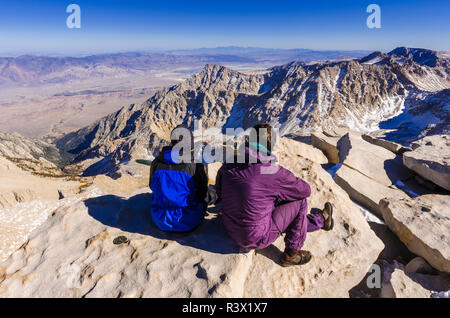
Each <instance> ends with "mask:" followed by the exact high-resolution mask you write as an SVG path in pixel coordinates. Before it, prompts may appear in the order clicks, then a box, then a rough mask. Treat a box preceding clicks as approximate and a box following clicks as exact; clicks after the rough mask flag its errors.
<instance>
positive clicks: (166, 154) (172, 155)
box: [158, 146, 180, 165]
mask: <svg viewBox="0 0 450 318" xmlns="http://www.w3.org/2000/svg"><path fill="white" fill-rule="evenodd" d="M179 158H180V151H179V150H173V149H172V147H170V146H168V147H164V148H163V149H162V150H161V152H160V153H159V155H158V160H159V161H161V162H163V163H166V164H171V165H176V164H178V163H179V162H180V161H179V160H180V159H179Z"/></svg>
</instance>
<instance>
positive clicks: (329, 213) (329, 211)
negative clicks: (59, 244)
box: [321, 202, 334, 231]
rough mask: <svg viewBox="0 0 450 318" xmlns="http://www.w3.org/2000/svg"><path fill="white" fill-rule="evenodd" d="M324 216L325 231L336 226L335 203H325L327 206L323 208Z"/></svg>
mask: <svg viewBox="0 0 450 318" xmlns="http://www.w3.org/2000/svg"><path fill="white" fill-rule="evenodd" d="M321 215H322V218H323V227H322V229H323V230H325V231H330V230H332V229H333V227H334V220H333V205H332V204H331V203H330V202H327V203H325V206H324V208H323V210H322V213H321Z"/></svg>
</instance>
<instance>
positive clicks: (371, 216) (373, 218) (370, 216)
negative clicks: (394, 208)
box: [353, 201, 386, 225]
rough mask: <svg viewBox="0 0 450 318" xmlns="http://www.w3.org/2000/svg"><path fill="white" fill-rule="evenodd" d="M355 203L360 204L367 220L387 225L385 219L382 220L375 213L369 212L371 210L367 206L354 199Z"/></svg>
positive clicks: (360, 208)
mask: <svg viewBox="0 0 450 318" xmlns="http://www.w3.org/2000/svg"><path fill="white" fill-rule="evenodd" d="M353 203H354V204H356V205H357V206H358V208H359V210H360V211H361V213H362V214H363V215H364V218H365V219H366V221H367V222H373V223H377V224H383V225H386V223H384V221H383V220H381V219H380V218H379V217H377V216H376V215H375V214H373V213H371V212H369V210H367V209H366V208H364V207H362V206H361V205H359V204H358V203H356V202H354V201H353Z"/></svg>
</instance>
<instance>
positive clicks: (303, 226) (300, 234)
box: [264, 199, 324, 251]
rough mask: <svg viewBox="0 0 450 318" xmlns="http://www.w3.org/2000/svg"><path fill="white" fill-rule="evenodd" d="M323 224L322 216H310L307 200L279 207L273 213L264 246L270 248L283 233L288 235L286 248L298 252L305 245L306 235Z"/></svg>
mask: <svg viewBox="0 0 450 318" xmlns="http://www.w3.org/2000/svg"><path fill="white" fill-rule="evenodd" d="M323 224H324V221H323V218H322V216H320V215H319V214H308V203H307V202H306V199H303V200H300V201H293V202H289V203H285V204H282V205H279V206H277V207H275V209H274V211H273V214H272V224H271V227H270V230H269V233H268V234H267V236H266V238H265V239H264V245H266V246H269V245H270V244H272V243H273V242H275V240H276V239H277V238H278V237H279V236H280V232H282V233H286V236H285V238H284V242H285V244H286V247H287V248H290V249H292V250H296V251H298V250H300V249H301V248H302V246H303V244H304V243H305V240H306V233H307V232H314V231H317V230H319V229H321V228H322V227H323Z"/></svg>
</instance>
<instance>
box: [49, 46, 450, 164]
mask: <svg viewBox="0 0 450 318" xmlns="http://www.w3.org/2000/svg"><path fill="white" fill-rule="evenodd" d="M449 79H450V64H449V58H448V55H447V54H445V53H442V52H434V51H431V50H425V49H408V48H397V49H395V50H393V51H391V52H389V53H387V54H384V53H381V52H374V53H372V54H370V55H368V56H367V57H364V58H362V59H356V60H348V61H333V62H320V63H308V64H307V63H303V62H292V63H288V64H285V65H281V66H277V67H273V68H270V69H268V70H266V71H264V72H238V71H234V70H232V69H229V68H226V67H223V66H219V65H214V64H208V65H206V66H205V67H204V69H203V70H202V71H201V72H200V73H198V74H195V75H194V76H192V77H191V78H189V79H187V80H186V81H184V82H182V83H180V84H178V85H175V86H172V87H170V88H166V89H164V90H161V91H159V92H157V93H156V94H155V95H154V96H152V97H151V98H150V99H148V100H147V101H146V102H145V103H143V104H140V105H134V104H133V105H130V106H126V107H123V108H122V109H121V110H119V111H118V112H116V113H114V114H111V115H109V116H107V117H105V118H103V119H101V120H99V121H97V122H96V123H94V124H92V125H90V126H88V127H85V128H83V129H81V130H79V131H76V132H73V133H71V134H68V135H66V136H64V137H63V138H61V139H59V140H58V141H57V145H58V146H59V147H60V148H63V149H65V150H67V151H69V152H72V153H74V154H76V155H77V158H76V161H77V162H79V161H83V160H86V159H90V160H93V158H97V159H99V158H100V159H101V158H103V159H102V160H100V161H98V162H96V165H97V166H95V167H96V168H95V169H94V170H96V169H100V170H104V169H106V170H108V169H110V166H117V165H118V164H120V163H122V162H127V161H129V160H130V158H132V157H135V156H149V155H151V154H153V151H154V150H156V149H158V148H159V147H160V145H161V144H163V143H164V142H165V140H167V139H168V138H169V132H170V131H171V129H172V128H174V127H175V126H176V125H178V124H180V123H182V124H184V125H186V126H188V127H191V128H193V125H194V120H196V119H198V120H202V124H203V128H204V129H207V128H211V127H218V128H220V129H222V130H223V131H224V130H225V129H226V128H237V127H242V128H244V129H247V128H249V127H251V126H253V125H254V124H256V123H259V122H269V123H271V124H272V125H274V126H275V127H278V128H280V130H281V133H282V134H288V133H299V132H308V131H311V130H321V129H324V130H326V129H333V128H335V127H338V126H346V127H348V128H350V129H353V130H357V131H361V132H371V131H374V130H378V129H380V128H386V129H397V128H398V132H397V133H398V134H400V135H402V136H403V137H402V138H400V139H401V140H402V141H403V142H408V141H410V140H413V139H414V138H417V136H418V135H420V134H429V133H433V131H442V129H446V128H445V127H446V126H447V127H448V122H449V118H448V114H449V111H448V93H449V88H450V81H449ZM427 116H428V117H427ZM430 123H431V124H433V125H434V126H431V127H428V124H430ZM411 126H413V127H411ZM391 136H393V137H392V138H399V136H395V133H393V134H392V135H391Z"/></svg>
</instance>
